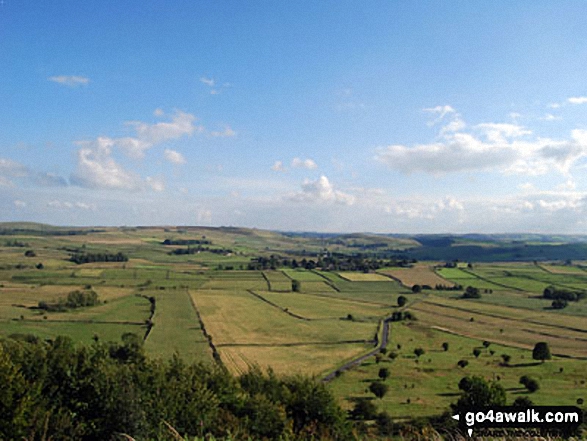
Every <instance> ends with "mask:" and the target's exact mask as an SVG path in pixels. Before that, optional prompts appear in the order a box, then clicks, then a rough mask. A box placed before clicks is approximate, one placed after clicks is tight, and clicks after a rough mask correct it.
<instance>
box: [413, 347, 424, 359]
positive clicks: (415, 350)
mask: <svg viewBox="0 0 587 441" xmlns="http://www.w3.org/2000/svg"><path fill="white" fill-rule="evenodd" d="M425 353H426V351H425V350H424V349H422V348H416V349H414V354H415V355H416V357H417V358H420V356H421V355H424V354H425Z"/></svg>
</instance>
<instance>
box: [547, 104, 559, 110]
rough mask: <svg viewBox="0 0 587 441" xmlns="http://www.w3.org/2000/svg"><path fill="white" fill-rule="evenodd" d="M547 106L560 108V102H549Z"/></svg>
mask: <svg viewBox="0 0 587 441" xmlns="http://www.w3.org/2000/svg"><path fill="white" fill-rule="evenodd" d="M548 107H549V108H550V109H560V108H561V104H560V103H550V104H549V105H548Z"/></svg>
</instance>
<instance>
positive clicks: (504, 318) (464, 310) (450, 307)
mask: <svg viewBox="0 0 587 441" xmlns="http://www.w3.org/2000/svg"><path fill="white" fill-rule="evenodd" d="M426 303H428V304H430V305H434V306H439V307H441V308H447V309H456V310H457V311H462V312H469V313H471V314H478V315H481V316H486V317H494V318H498V319H502V320H510V321H516V322H526V323H532V324H534V325H540V326H548V327H552V328H559V329H566V330H567V331H574V332H580V333H587V330H585V329H581V328H573V327H570V326H563V325H557V324H554V323H543V322H538V321H535V320H531V319H525V318H516V319H513V318H511V317H506V316H503V315H498V314H492V313H489V312H481V311H475V310H471V309H466V308H460V307H458V306H451V305H443V304H441V303H434V302H430V301H428V302H426ZM489 304H490V305H492V303H489ZM410 306H411V305H410ZM499 306H501V307H502V308H511V307H510V306H507V305H499ZM512 309H519V308H512ZM526 311H534V310H533V309H529V308H526ZM573 317H579V316H573Z"/></svg>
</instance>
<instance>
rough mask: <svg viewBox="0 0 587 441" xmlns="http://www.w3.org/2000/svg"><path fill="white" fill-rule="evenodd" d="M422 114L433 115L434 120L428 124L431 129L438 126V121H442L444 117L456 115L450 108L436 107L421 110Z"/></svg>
mask: <svg viewBox="0 0 587 441" xmlns="http://www.w3.org/2000/svg"><path fill="white" fill-rule="evenodd" d="M422 110H423V111H424V112H428V113H433V114H435V115H437V116H436V118H435V119H434V120H432V121H430V122H428V126H430V127H432V126H434V125H436V124H438V123H439V122H440V121H442V120H443V119H444V117H445V116H447V115H450V114H456V111H455V109H453V108H452V107H451V106H436V107H429V108H427V109H422Z"/></svg>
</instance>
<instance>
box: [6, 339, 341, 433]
mask: <svg viewBox="0 0 587 441" xmlns="http://www.w3.org/2000/svg"><path fill="white" fill-rule="evenodd" d="M98 340H99V339H98ZM0 384H2V387H1V388H0V406H1V408H2V412H1V413H0V437H1V438H2V439H37V438H39V439H41V436H42V437H43V439H80V440H81V439H103V440H107V439H118V438H120V434H122V433H124V434H127V435H128V437H129V439H130V437H132V438H133V439H167V438H170V439H171V438H175V437H174V436H173V434H172V433H171V432H170V430H169V429H168V428H167V426H166V425H165V423H168V424H169V425H170V426H172V427H173V428H174V429H175V430H176V431H177V432H178V433H180V434H181V435H182V436H185V439H193V438H195V437H199V438H198V439H204V438H205V439H210V438H214V437H215V438H216V439H218V438H221V439H225V438H228V437H230V436H231V435H230V434H232V435H234V434H238V439H292V440H294V439H296V440H302V439H308V440H309V439H337V440H349V439H352V433H351V427H350V423H349V422H348V421H347V420H346V414H345V412H344V411H343V410H342V409H341V408H340V407H339V406H338V404H337V402H336V400H335V398H334V397H333V396H332V394H331V393H330V392H329V391H328V390H327V389H326V387H325V386H324V385H323V384H321V383H319V382H316V381H314V380H313V379H311V378H307V377H301V376H295V377H277V376H276V375H274V374H273V373H272V372H269V373H268V374H263V373H262V372H260V370H258V369H253V370H251V371H249V372H248V373H246V374H244V375H242V376H241V377H239V378H235V377H233V376H231V374H230V373H229V372H228V371H227V370H226V369H223V368H221V367H219V366H216V365H212V366H211V365H208V364H187V363H185V362H184V361H183V360H182V359H180V358H179V357H178V356H175V357H173V358H172V359H170V360H154V359H150V358H148V357H147V356H146V355H145V353H144V348H143V345H142V339H141V338H140V337H138V336H136V335H133V334H125V335H124V336H123V339H122V341H121V342H116V343H114V342H111V343H104V342H101V341H96V342H94V343H93V344H92V345H91V346H79V345H75V344H74V343H73V341H72V340H71V339H69V338H64V337H57V338H55V339H53V340H51V341H44V340H41V339H28V340H27V339H24V338H19V339H4V340H0ZM41 434H42V435H41Z"/></svg>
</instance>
